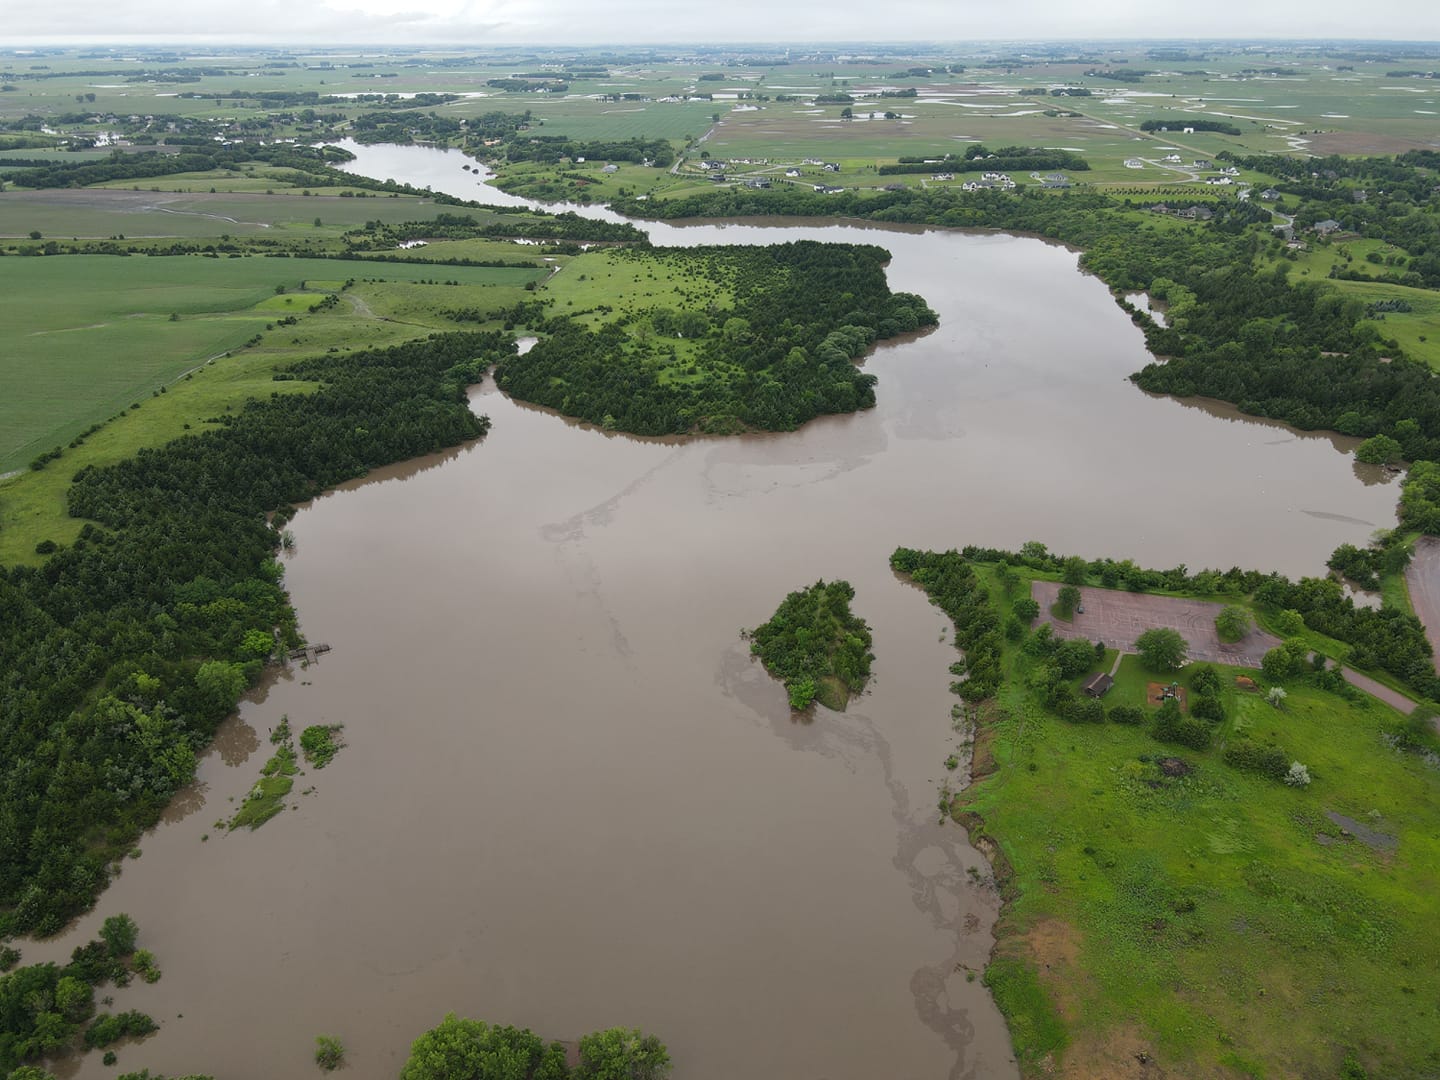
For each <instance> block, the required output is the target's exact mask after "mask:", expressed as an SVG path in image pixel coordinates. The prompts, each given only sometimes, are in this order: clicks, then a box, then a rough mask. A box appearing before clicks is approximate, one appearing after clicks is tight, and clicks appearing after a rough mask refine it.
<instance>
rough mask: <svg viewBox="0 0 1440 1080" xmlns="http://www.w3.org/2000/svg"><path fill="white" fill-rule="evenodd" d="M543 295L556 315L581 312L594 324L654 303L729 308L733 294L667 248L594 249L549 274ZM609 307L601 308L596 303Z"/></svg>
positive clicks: (698, 308)
mask: <svg viewBox="0 0 1440 1080" xmlns="http://www.w3.org/2000/svg"><path fill="white" fill-rule="evenodd" d="M540 295H542V296H546V297H550V298H552V299H553V300H554V306H553V308H552V310H553V311H554V313H555V314H557V315H578V314H580V313H582V312H593V313H594V314H587V315H585V316H583V318H582V321H584V322H587V323H589V324H591V325H598V324H600V323H602V322H609V321H611V320H613V319H614V318H617V317H622V316H626V315H639V314H642V313H643V312H645V311H647V310H649V309H652V308H671V309H673V310H676V311H680V310H690V311H705V310H706V309H707V308H709V307H710V306H711V305H714V306H715V307H716V308H720V309H723V308H728V307H730V306H731V305H732V304H733V303H734V298H733V296H732V295H731V294H730V292H729V291H728V290H726V289H725V288H724V287H723V286H722V285H719V284H717V283H716V282H714V281H711V280H710V279H708V278H705V277H700V276H697V275H694V274H690V273H687V272H686V270H685V264H684V260H683V257H681V256H679V255H673V254H669V253H667V252H665V251H664V249H658V250H654V251H649V252H646V253H645V256H644V257H643V259H642V258H636V257H634V256H632V255H629V254H627V253H626V252H625V251H590V252H586V253H585V254H584V255H580V256H577V257H576V258H574V259H573V260H571V262H570V264H569V265H568V266H566V267H565V268H564V269H563V270H561V271H560V272H559V273H557V274H555V275H554V276H552V277H551V278H549V280H547V281H546V282H545V284H544V286H543V287H542V288H541V289H540ZM602 307H603V308H608V309H609V311H608V312H603V313H602V312H598V311H597V310H596V309H598V308H602Z"/></svg>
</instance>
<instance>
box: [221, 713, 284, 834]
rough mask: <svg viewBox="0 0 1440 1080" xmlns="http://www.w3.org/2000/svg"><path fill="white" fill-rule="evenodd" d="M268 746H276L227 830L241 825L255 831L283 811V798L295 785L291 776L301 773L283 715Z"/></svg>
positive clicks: (271, 734)
mask: <svg viewBox="0 0 1440 1080" xmlns="http://www.w3.org/2000/svg"><path fill="white" fill-rule="evenodd" d="M270 743H271V745H273V746H274V747H275V753H274V754H272V755H271V756H270V759H269V760H268V761H266V762H265V764H264V765H263V766H262V767H261V769H260V779H259V780H258V781H256V783H255V786H254V787H253V788H251V789H250V793H249V794H248V795H246V796H245V801H244V802H242V803H241V804H240V809H239V810H237V811H235V816H234V817H232V818H231V819H230V823H229V826H228V828H231V829H238V828H240V827H241V826H244V827H245V828H248V829H258V828H259V827H260V826H261V825H264V824H265V822H267V821H269V820H270V819H271V818H273V817H274V816H275V815H276V814H278V813H280V811H281V810H284V809H285V796H287V795H289V794H290V789H291V788H293V787H294V786H295V780H294V776H295V774H296V773H298V772H299V771H300V766H299V764H298V763H297V761H296V758H295V742H294V739H293V738H292V736H291V734H290V718H289V717H288V716H282V717H281V718H280V723H278V724H277V725H275V730H274V731H272V732H271V733H270Z"/></svg>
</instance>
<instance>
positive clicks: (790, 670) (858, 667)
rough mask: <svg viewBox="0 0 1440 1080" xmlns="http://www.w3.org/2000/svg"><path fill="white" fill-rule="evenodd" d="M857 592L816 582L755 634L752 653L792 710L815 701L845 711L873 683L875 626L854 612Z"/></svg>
mask: <svg viewBox="0 0 1440 1080" xmlns="http://www.w3.org/2000/svg"><path fill="white" fill-rule="evenodd" d="M853 599H855V589H854V588H853V587H852V586H851V584H850V583H849V582H848V581H832V582H828V583H827V582H824V581H817V582H816V583H815V584H814V585H811V586H810V587H809V588H808V589H798V590H796V591H795V592H792V593H790V594H789V595H788V596H786V597H785V599H784V600H783V601H782V602H781V604H780V606H779V607H778V608H777V609H776V610H775V614H774V615H772V616H771V617H770V618H769V620H768V621H766V622H764V623H762V624H761V625H760V626H758V627H756V628H755V630H754V631H752V632H751V634H750V652H751V653H752V654H754V655H755V656H758V657H759V658H760V662H761V663H762V664H764V665H765V670H766V671H768V672H769V673H770V674H771V675H773V676H774V677H775V678H777V679H779V680H781V681H782V682H784V684H785V689H786V691H787V692H788V693H789V695H790V707H791V708H792V709H805V708H809V706H810V703H811V702H812V701H813V700H815V698H817V697H818V698H819V699H820V703H821V704H822V705H825V706H826V707H828V708H831V709H843V708H844V707H845V702H846V701H847V700H848V699H849V697H850V695H851V694H858V693H859V692H860V691H861V690H863V689H864V688H865V683H866V681H867V680H868V679H869V678H870V663H871V661H872V660H874V659H875V657H874V655H873V654H872V653H871V652H870V641H871V638H870V627H869V626H867V625H866V624H865V620H864V619H862V618H860V617H859V616H858V615H855V614H853V613H852V612H851V611H850V601H851V600H853Z"/></svg>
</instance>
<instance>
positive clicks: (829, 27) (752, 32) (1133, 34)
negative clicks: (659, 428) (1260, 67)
mask: <svg viewBox="0 0 1440 1080" xmlns="http://www.w3.org/2000/svg"><path fill="white" fill-rule="evenodd" d="M1377 28H1382V29H1383V31H1384V33H1385V34H1386V35H1388V36H1391V37H1395V38H1404V39H1408V40H1434V39H1437V38H1440V5H1436V4H1434V3H1433V2H1431V0H1377V2H1374V3H1370V4H1367V5H1364V6H1363V7H1356V6H1355V5H1345V4H1341V3H1339V2H1338V0H1328V2H1325V3H1320V4H1316V3H1313V2H1311V0H1273V2H1272V3H1269V4H1254V3H1252V2H1250V0H1214V2H1212V3H1208V4H1206V5H1205V6H1204V7H1203V8H1188V9H1185V10H1184V11H1179V10H1177V9H1175V8H1174V7H1173V6H1171V7H1167V6H1165V5H1156V4H1153V3H1146V2H1142V0H1101V2H1098V3H1092V4H1088V5H1076V4H1073V3H1069V2H1067V0H1008V2H1006V3H1003V4H1002V3H995V2H993V0H959V2H956V0H910V2H909V3H907V4H905V5H902V6H899V7H895V8H891V9H886V10H884V12H883V14H882V13H881V11H880V9H878V8H877V7H875V6H874V5H870V4H854V3H849V4H835V3H833V2H832V3H824V2H821V0H794V2H792V3H790V4H775V3H773V2H771V0H764V2H761V0H729V2H727V3H725V4H723V5H718V6H717V5H687V4H676V3H674V2H673V0H616V2H614V3H608V4H604V3H595V2H594V0H424V2H423V3H420V2H417V0H324V2H322V3H315V2H313V0H312V2H309V3H294V2H283V3H282V2H281V0H124V2H122V3H116V2H114V0H72V2H71V3H68V4H65V5H63V6H62V5H45V4H33V3H32V4H14V5H11V10H9V11H7V13H6V19H5V39H6V42H7V43H10V44H16V43H20V42H26V43H29V42H36V41H49V42H63V41H75V42H78V41H86V42H94V41H106V40H123V41H132V42H133V41H150V42H157V43H159V42H179V41H187V40H189V41H197V42H206V43H211V44H217V43H225V44H236V45H240V44H260V43H270V42H275V43H289V42H308V43H314V44H351V43H369V44H382V43H393V44H397V45H404V44H446V45H452V46H458V45H485V44H501V43H524V44H541V43H547V42H548V43H554V44H594V43H610V44H641V43H675V42H687V41H733V42H747V41H748V42H768V41H795V42H820V41H831V42H834V41H850V42H863V41H869V40H890V41H895V40H899V41H954V42H960V43H964V42H974V41H986V40H1012V41H1013V40H1016V39H1024V40H1031V41H1037V40H1044V39H1051V40H1053V39H1057V38H1091V39H1106V38H1142V37H1148V38H1175V37H1177V36H1179V34H1180V33H1181V32H1182V31H1183V33H1184V35H1185V36H1187V37H1199V38H1207V37H1208V38H1236V37H1242V38H1245V37H1249V38H1254V37H1272V38H1290V37H1294V36H1295V35H1301V36H1304V37H1307V38H1318V37H1357V38H1363V37H1374V36H1375V34H1376V31H1377Z"/></svg>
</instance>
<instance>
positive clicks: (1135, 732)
mask: <svg viewBox="0 0 1440 1080" xmlns="http://www.w3.org/2000/svg"><path fill="white" fill-rule="evenodd" d="M979 576H980V580H981V582H982V584H983V585H984V586H985V587H986V588H987V589H988V591H989V593H990V596H991V597H992V600H993V602H994V603H995V607H996V610H997V612H998V611H999V610H1002V609H1003V610H1008V608H1009V605H1010V600H1011V598H1010V596H1007V595H1006V594H1005V592H1004V590H1003V589H1001V588H1000V587H999V586H998V585H997V584H996V582H995V580H994V575H993V574H992V573H991V572H990V570H989V569H988V568H982V573H981V574H980V575H979ZM1022 594H1023V593H1022V591H1020V590H1018V589H1017V590H1016V591H1014V592H1013V593H1012V594H1011V595H1013V596H1020V595H1022ZM1045 662H1047V661H1046V659H1045V658H1044V657H1042V656H1037V655H1032V653H1031V652H1030V651H1027V649H1026V647H1025V645H1024V639H1022V640H1021V641H1013V642H1008V643H1007V644H1006V646H1005V647H1004V650H1003V661H1002V666H1003V679H1002V682H1001V688H1000V691H999V693H998V694H997V696H996V698H995V700H994V702H993V706H992V707H987V708H986V709H983V710H982V714H983V715H985V716H986V717H987V720H986V722H985V724H984V727H983V729H982V731H981V733H980V738H979V740H978V742H977V745H978V748H979V749H978V752H977V764H978V765H979V769H980V772H981V774H982V776H981V777H980V778H979V780H978V782H977V783H976V784H974V786H972V787H971V788H970V789H968V790H967V791H965V792H964V793H963V794H962V795H961V796H959V797H958V798H957V799H956V800H955V802H954V805H953V812H954V813H955V814H956V816H957V818H959V819H961V820H964V821H966V822H967V823H969V824H970V825H971V826H972V827H973V828H974V829H976V831H977V833H978V834H979V836H980V838H981V841H982V843H986V844H989V845H992V847H993V850H995V851H996V853H997V859H996V863H997V870H998V873H999V875H1000V876H1001V878H1002V879H1003V888H1004V892H1005V894H1006V896H1007V899H1008V903H1007V905H1006V908H1005V912H1004V915H1003V918H1002V920H1001V922H1000V924H999V927H998V930H997V933H998V937H999V940H998V944H997V948H996V953H995V957H994V961H993V963H992V965H991V967H990V969H989V971H988V973H987V982H988V984H989V985H990V987H991V989H992V991H993V992H994V994H995V997H996V1000H997V1001H998V1003H999V1004H1000V1007H1001V1008H1002V1010H1003V1011H1004V1012H1005V1013H1006V1016H1007V1019H1008V1020H1009V1022H1010V1025H1011V1032H1012V1037H1013V1039H1014V1041H1015V1047H1016V1052H1017V1056H1018V1057H1019V1059H1020V1061H1021V1063H1022V1068H1023V1070H1024V1072H1025V1074H1026V1075H1027V1076H1042V1075H1059V1076H1077V1077H1078V1076H1096V1075H1103V1076H1120V1075H1131V1074H1133V1073H1135V1071H1136V1069H1137V1067H1138V1065H1139V1063H1141V1062H1144V1063H1149V1064H1151V1065H1154V1066H1157V1067H1159V1068H1162V1069H1164V1070H1166V1071H1167V1073H1168V1074H1171V1075H1183V1076H1187V1077H1222V1076H1226V1077H1229V1076H1250V1077H1266V1078H1273V1077H1292V1076H1293V1077H1300V1076H1306V1077H1309V1076H1336V1075H1341V1070H1342V1069H1344V1068H1346V1067H1347V1062H1348V1063H1349V1064H1350V1067H1351V1069H1352V1071H1351V1072H1350V1073H1347V1074H1346V1075H1351V1076H1361V1075H1370V1076H1386V1077H1392V1076H1393V1077H1399V1076H1420V1075H1430V1073H1431V1072H1433V1070H1434V1069H1435V1068H1436V1067H1437V1065H1440V1059H1437V1058H1436V1052H1437V1051H1436V1045H1435V1041H1434V1039H1433V1028H1434V1022H1435V1021H1434V1017H1433V1015H1431V1012H1430V1006H1429V1005H1428V1004H1426V1003H1427V1002H1430V1001H1433V1000H1434V998H1435V995H1436V994H1437V993H1440V974H1437V973H1440V946H1437V945H1436V943H1435V940H1434V937H1433V935H1432V934H1431V933H1430V932H1429V927H1430V926H1431V925H1433V924H1434V922H1435V919H1436V918H1437V916H1440V901H1437V899H1436V893H1437V886H1440V839H1437V838H1440V799H1437V796H1440V773H1437V771H1436V770H1435V768H1434V767H1432V766H1429V765H1427V764H1426V763H1425V761H1424V760H1423V759H1422V758H1420V757H1418V756H1416V755H1414V754H1405V753H1401V752H1399V751H1397V750H1394V749H1392V748H1391V746H1390V745H1389V744H1388V743H1387V736H1388V735H1390V734H1391V733H1393V732H1394V731H1396V730H1398V729H1399V728H1400V727H1401V726H1402V724H1403V719H1402V718H1401V717H1400V716H1399V715H1398V714H1396V713H1394V712H1393V711H1392V710H1390V709H1388V708H1386V707H1384V706H1382V705H1380V704H1379V703H1378V702H1374V701H1371V700H1369V699H1364V700H1363V701H1360V702H1359V703H1351V702H1349V701H1347V700H1345V699H1343V698H1341V697H1339V696H1336V695H1335V694H1332V693H1329V692H1327V691H1325V690H1322V689H1320V688H1319V687H1318V686H1316V685H1314V684H1313V683H1312V682H1311V681H1310V680H1309V679H1307V678H1296V679H1293V680H1287V681H1286V682H1285V683H1284V685H1283V689H1285V690H1286V692H1287V694H1288V697H1286V698H1285V699H1284V701H1283V702H1282V703H1281V705H1280V706H1279V707H1277V706H1275V705H1273V704H1271V703H1269V702H1268V701H1267V698H1266V695H1265V693H1264V690H1265V686H1266V684H1265V683H1264V681H1263V680H1262V679H1260V676H1259V673H1258V672H1254V671H1241V670H1239V669H1228V668H1224V667H1217V668H1216V671H1217V673H1218V675H1219V677H1220V686H1221V689H1220V693H1219V695H1218V697H1219V700H1220V702H1221V704H1222V706H1223V712H1224V719H1223V720H1221V721H1219V722H1215V723H1212V724H1211V728H1212V735H1211V739H1210V744H1209V746H1208V747H1207V748H1206V749H1203V750H1197V749H1192V748H1190V747H1187V746H1181V745H1175V744H1173V743H1162V742H1159V741H1157V739H1156V738H1155V737H1154V736H1153V735H1152V727H1153V715H1154V712H1155V710H1156V705H1155V702H1154V701H1153V700H1150V695H1149V694H1148V686H1149V684H1150V683H1152V682H1155V681H1165V682H1168V681H1169V680H1170V679H1171V678H1172V677H1176V676H1170V675H1163V676H1162V675H1159V674H1155V673H1151V672H1147V671H1145V670H1144V669H1143V668H1142V667H1141V666H1140V664H1139V662H1138V660H1137V659H1136V658H1135V657H1131V656H1127V657H1126V658H1125V659H1124V661H1123V662H1122V664H1121V666H1120V670H1119V672H1118V674H1117V681H1116V685H1115V687H1114V688H1113V689H1112V691H1111V692H1110V695H1109V696H1107V698H1106V699H1105V703H1106V705H1107V706H1108V707H1109V708H1110V709H1111V710H1113V709H1114V708H1115V707H1116V706H1121V705H1139V706H1140V708H1141V709H1142V710H1143V720H1142V722H1141V723H1139V724H1134V725H1132V724H1122V723H1115V722H1113V721H1107V722H1105V723H1098V724H1092V723H1072V722H1069V721H1067V720H1064V719H1061V718H1060V716H1059V715H1057V713H1056V712H1055V711H1052V710H1051V709H1050V708H1047V707H1046V705H1045V704H1044V700H1043V699H1042V697H1041V692H1040V691H1039V690H1038V689H1031V685H1030V684H1033V683H1035V682H1036V681H1037V680H1036V679H1035V672H1036V668H1037V667H1038V666H1039V665H1041V664H1043V663H1045ZM1196 671H1197V668H1196V667H1195V666H1194V665H1192V666H1191V667H1189V668H1186V669H1183V670H1182V671H1181V672H1179V673H1178V679H1179V681H1180V682H1181V684H1182V685H1183V686H1185V687H1186V688H1187V690H1190V691H1191V693H1190V694H1189V695H1188V696H1189V700H1190V702H1191V707H1193V703H1194V701H1195V694H1194V691H1195V687H1194V686H1192V685H1191V683H1192V680H1193V679H1194V676H1195V673H1196ZM1239 675H1244V676H1246V677H1250V678H1254V679H1256V680H1257V681H1259V682H1260V684H1261V685H1260V689H1259V690H1256V691H1249V690H1246V689H1242V688H1241V687H1240V686H1239V685H1238V684H1237V683H1236V676H1239ZM1084 678H1085V675H1083V674H1082V675H1079V676H1075V677H1074V678H1073V679H1071V680H1070V684H1071V685H1070V689H1071V691H1072V692H1073V693H1074V694H1075V695H1076V696H1077V697H1078V696H1079V684H1080V683H1081V682H1082V681H1083V679H1084ZM1237 744H1240V745H1253V746H1258V747H1265V748H1268V747H1275V748H1278V749H1280V750H1281V751H1282V752H1283V755H1284V757H1285V758H1286V759H1287V760H1294V761H1299V762H1302V763H1303V764H1304V765H1305V766H1306V768H1307V770H1308V774H1309V777H1310V779H1311V782H1310V783H1309V784H1308V786H1291V785H1288V784H1286V783H1282V782H1279V781H1278V780H1275V779H1271V778H1269V777H1267V776H1265V775H1261V774H1259V773H1255V772H1248V771H1241V770H1240V769H1239V768H1237V767H1235V766H1234V765H1232V764H1230V763H1229V762H1227V760H1226V756H1225V755H1226V751H1227V749H1231V748H1233V747H1235V746H1236V745H1237ZM1357 1070H1358V1071H1357Z"/></svg>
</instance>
